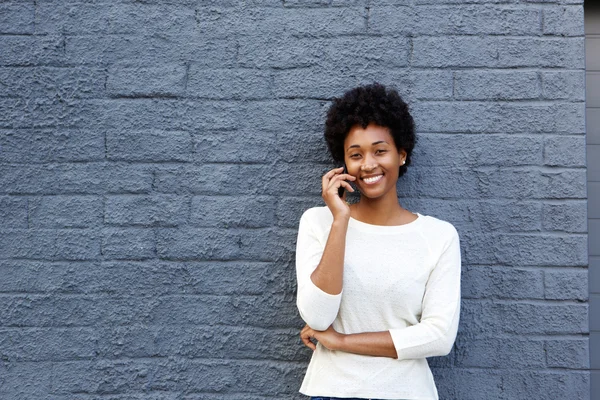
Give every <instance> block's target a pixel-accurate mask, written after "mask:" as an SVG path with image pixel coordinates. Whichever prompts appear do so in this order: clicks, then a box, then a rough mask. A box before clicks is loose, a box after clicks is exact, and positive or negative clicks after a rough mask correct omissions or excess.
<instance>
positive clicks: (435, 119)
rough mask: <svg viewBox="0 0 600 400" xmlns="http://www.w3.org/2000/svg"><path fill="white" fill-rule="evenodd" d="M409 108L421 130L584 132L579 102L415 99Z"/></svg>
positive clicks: (582, 114) (583, 111)
mask: <svg viewBox="0 0 600 400" xmlns="http://www.w3.org/2000/svg"><path fill="white" fill-rule="evenodd" d="M411 108H412V115H413V118H414V119H415V122H416V123H417V126H419V127H420V128H419V129H420V130H421V131H425V132H459V133H468V132H473V133H484V132H489V133H526V134H528V135H529V134H532V133H546V132H547V133H561V134H562V133H565V134H568V133H572V134H581V133H584V132H585V124H584V120H583V119H582V118H583V116H584V113H585V108H584V107H583V108H582V107H581V106H580V105H579V104H568V103H567V104H560V105H558V104H544V103H529V104H526V103H523V104H522V103H512V102H509V103H484V102H417V103H414V104H413V105H412V107H411Z"/></svg>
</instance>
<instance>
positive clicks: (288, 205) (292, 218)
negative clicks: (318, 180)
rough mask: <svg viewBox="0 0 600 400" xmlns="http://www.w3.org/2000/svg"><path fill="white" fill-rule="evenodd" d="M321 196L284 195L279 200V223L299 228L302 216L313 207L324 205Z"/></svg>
mask: <svg viewBox="0 0 600 400" xmlns="http://www.w3.org/2000/svg"><path fill="white" fill-rule="evenodd" d="M324 205H325V204H324V202H323V199H322V198H321V196H312V197H282V198H280V199H279V201H278V202H277V209H276V216H277V225H278V226H282V227H286V228H298V224H299V223H300V217H301V216H302V214H303V213H304V211H306V210H308V209H309V208H311V207H321V206H324Z"/></svg>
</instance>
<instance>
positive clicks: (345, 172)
mask: <svg viewBox="0 0 600 400" xmlns="http://www.w3.org/2000/svg"><path fill="white" fill-rule="evenodd" d="M347 173H348V169H347V168H346V164H344V170H343V171H342V174H347ZM344 190H345V189H344V187H343V186H340V188H339V189H338V195H339V196H340V197H343V196H344Z"/></svg>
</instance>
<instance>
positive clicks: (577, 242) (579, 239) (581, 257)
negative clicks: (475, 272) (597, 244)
mask: <svg viewBox="0 0 600 400" xmlns="http://www.w3.org/2000/svg"><path fill="white" fill-rule="evenodd" d="M461 241H462V242H463V246H464V248H465V249H468V251H467V252H466V257H465V259H464V261H465V262H466V263H469V264H497V263H501V264H507V265H513V266H540V263H542V264H541V265H543V266H564V267H581V266H585V265H587V255H586V253H587V239H586V237H585V236H584V235H574V234H570V235H567V234H565V235H561V236H558V235H551V234H527V233H514V234H510V233H497V234H489V233H487V232H485V233H483V232H480V231H464V230H463V232H461Z"/></svg>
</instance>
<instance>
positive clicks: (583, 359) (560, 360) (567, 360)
mask: <svg viewBox="0 0 600 400" xmlns="http://www.w3.org/2000/svg"><path fill="white" fill-rule="evenodd" d="M545 351H546V357H547V360H548V361H547V363H548V367H550V368H569V369H588V368H589V367H590V360H589V353H588V339H587V338H581V339H559V340H547V341H546V344H545Z"/></svg>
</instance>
